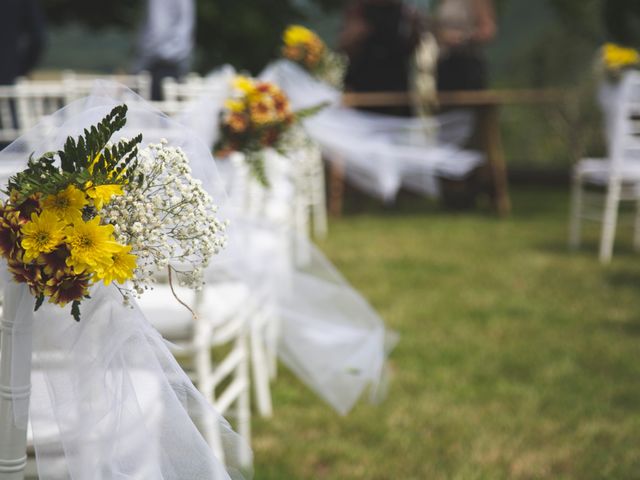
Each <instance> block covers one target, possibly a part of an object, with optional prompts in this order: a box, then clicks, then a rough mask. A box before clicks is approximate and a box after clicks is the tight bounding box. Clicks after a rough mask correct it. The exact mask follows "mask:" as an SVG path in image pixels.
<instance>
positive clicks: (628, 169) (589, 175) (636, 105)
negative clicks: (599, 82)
mask: <svg viewBox="0 0 640 480" xmlns="http://www.w3.org/2000/svg"><path fill="white" fill-rule="evenodd" d="M621 82H622V83H621V87H620V88H621V92H620V95H619V97H618V100H617V102H618V104H617V105H616V106H615V108H614V109H613V111H614V112H615V113H614V117H613V125H612V137H611V142H610V144H609V158H607V159H594V158H586V159H583V160H581V161H579V162H578V163H577V164H576V166H575V168H574V170H573V185H572V194H571V218H570V226H569V246H570V247H571V248H574V249H575V248H578V247H579V246H580V240H581V226H582V225H581V221H582V220H583V219H592V220H600V221H602V230H601V236H600V252H599V258H600V261H601V262H602V263H609V262H610V261H611V257H612V255H613V246H614V240H615V234H616V226H617V222H618V209H619V204H620V201H623V200H630V201H634V202H636V208H637V210H636V217H635V222H634V242H633V243H634V247H635V248H636V249H640V136H639V135H640V128H639V125H638V121H637V119H638V116H639V115H640V73H638V72H635V71H632V72H628V73H626V74H625V75H624V77H623V79H622V80H621ZM588 187H592V188H593V187H595V188H599V189H600V190H604V193H605V195H604V208H603V209H602V210H601V211H598V212H597V213H594V212H593V211H587V209H586V208H585V207H586V206H587V205H586V201H585V200H587V196H588V195H589V193H590V192H589V190H588Z"/></svg>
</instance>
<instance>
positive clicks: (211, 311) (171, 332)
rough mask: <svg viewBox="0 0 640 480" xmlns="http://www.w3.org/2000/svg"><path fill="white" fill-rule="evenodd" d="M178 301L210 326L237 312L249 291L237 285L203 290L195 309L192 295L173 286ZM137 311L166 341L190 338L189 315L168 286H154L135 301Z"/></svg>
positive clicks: (191, 321) (209, 286)
mask: <svg viewBox="0 0 640 480" xmlns="http://www.w3.org/2000/svg"><path fill="white" fill-rule="evenodd" d="M174 290H175V292H176V295H177V296H178V298H179V299H180V300H181V301H182V302H184V303H186V304H187V305H189V307H191V308H193V309H194V310H195V309H196V308H197V309H198V312H197V313H198V315H199V316H200V317H204V316H206V318H207V319H208V320H209V321H212V322H213V323H214V324H218V323H222V322H224V321H225V320H226V319H227V318H228V317H229V316H230V315H232V314H233V313H234V312H236V311H238V310H239V309H240V308H241V307H242V305H243V304H244V302H245V301H246V300H247V298H248V297H249V289H248V288H247V287H246V286H245V285H244V284H242V283H239V282H225V283H216V284H212V285H207V286H205V287H204V291H203V292H202V293H201V294H202V299H201V300H200V305H199V306H198V307H196V292H195V291H194V290H192V289H189V288H185V287H178V286H174ZM138 304H139V306H140V309H141V310H142V311H143V312H144V315H145V317H146V318H147V319H148V320H149V322H150V323H151V325H153V326H154V327H155V328H156V329H157V330H158V331H159V332H160V334H161V335H162V336H163V337H164V338H166V339H168V340H188V339H190V338H192V337H193V326H194V322H193V316H192V314H191V312H190V311H189V310H188V309H187V308H186V307H185V306H184V305H181V304H180V303H179V302H178V300H177V299H176V298H175V296H174V295H173V293H172V292H171V287H170V286H169V285H168V284H160V285H156V286H155V287H154V288H153V290H150V291H148V292H145V294H144V295H143V296H142V298H141V299H140V300H138Z"/></svg>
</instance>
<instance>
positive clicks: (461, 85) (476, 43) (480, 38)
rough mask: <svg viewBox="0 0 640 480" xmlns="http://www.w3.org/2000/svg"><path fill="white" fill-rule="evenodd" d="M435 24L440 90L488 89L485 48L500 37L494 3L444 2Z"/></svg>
mask: <svg viewBox="0 0 640 480" xmlns="http://www.w3.org/2000/svg"><path fill="white" fill-rule="evenodd" d="M433 23H434V30H435V34H436V38H437V40H438V45H439V47H440V58H439V61H438V90H440V91H451V90H481V89H484V88H486V87H487V84H488V76H487V65H486V59H485V56H484V52H483V47H484V46H485V45H486V44H487V43H489V42H490V41H491V40H493V39H494V38H495V36H496V33H497V27H496V18H495V9H494V5H493V0H440V1H439V2H438V3H437V5H436V8H435V15H434V18H433Z"/></svg>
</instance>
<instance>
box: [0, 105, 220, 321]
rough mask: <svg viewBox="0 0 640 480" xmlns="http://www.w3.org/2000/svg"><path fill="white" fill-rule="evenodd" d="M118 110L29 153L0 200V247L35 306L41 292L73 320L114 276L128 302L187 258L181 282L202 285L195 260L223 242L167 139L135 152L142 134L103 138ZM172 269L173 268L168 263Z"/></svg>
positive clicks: (116, 121) (207, 200) (120, 121)
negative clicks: (57, 145)
mask: <svg viewBox="0 0 640 480" xmlns="http://www.w3.org/2000/svg"><path fill="white" fill-rule="evenodd" d="M126 113H127V107H126V105H121V106H117V107H115V108H114V109H113V110H112V111H111V113H109V114H108V115H107V116H106V117H105V118H104V119H103V120H102V121H100V122H99V123H98V124H97V125H95V126H92V127H90V128H88V129H85V130H84V134H83V135H82V136H80V137H79V138H78V139H74V138H71V137H68V138H67V141H66V143H65V144H64V147H63V149H62V150H60V151H57V152H48V153H45V154H44V155H42V156H41V157H39V158H33V157H32V158H30V159H29V164H28V167H27V168H26V169H25V170H23V171H22V172H19V173H17V174H16V175H14V176H13V177H11V178H10V179H9V182H8V185H7V187H6V191H5V193H6V194H7V195H8V199H7V200H6V201H5V202H4V203H3V204H2V206H1V207H0V254H1V255H2V256H3V257H4V258H5V259H6V261H7V264H8V270H9V272H10V274H11V275H12V276H13V279H14V280H15V281H16V282H18V283H25V284H27V285H28V287H29V290H30V292H31V294H32V295H33V296H34V297H35V298H36V302H35V309H36V310H37V309H38V308H39V307H40V306H41V305H42V303H43V302H44V300H45V299H48V301H49V302H50V303H53V304H57V305H60V306H65V305H67V304H69V303H71V305H72V306H71V314H72V315H73V317H74V318H75V319H76V320H80V304H81V302H82V300H83V299H85V298H89V294H90V287H91V286H92V285H93V284H95V283H99V282H103V283H104V284H106V285H109V284H111V283H112V282H113V283H114V284H115V285H116V287H117V288H118V290H119V291H120V293H121V294H122V296H123V299H124V301H125V303H127V302H128V301H129V299H130V298H131V296H136V295H140V294H142V293H143V292H144V290H145V289H146V288H148V287H149V284H150V283H152V282H153V275H154V273H155V272H156V271H157V270H158V269H164V268H169V274H170V275H171V269H173V267H171V266H170V265H171V264H174V263H179V264H181V265H185V269H184V270H181V271H180V272H177V273H178V276H179V277H180V281H181V283H186V284H188V285H189V286H192V287H198V286H199V285H201V284H202V267H203V266H206V265H207V264H208V262H209V259H210V258H211V257H212V256H213V255H214V254H216V253H217V252H218V250H219V249H220V248H221V247H222V246H223V243H224V236H223V234H222V232H223V231H224V225H223V224H222V223H221V222H220V221H218V219H217V218H216V217H215V211H216V209H215V207H214V205H213V203H212V200H211V197H209V195H208V194H207V193H206V192H205V191H204V189H203V188H202V186H201V185H200V182H199V181H197V180H195V179H193V178H192V177H191V176H190V175H189V173H190V169H189V165H188V160H187V158H186V156H185V155H184V153H183V152H182V151H181V150H180V149H177V148H173V147H170V146H168V145H167V144H166V143H160V144H156V145H149V146H147V147H146V148H143V149H140V148H139V144H140V142H141V141H142V135H138V136H136V137H134V138H132V139H122V140H120V141H118V142H116V143H110V139H111V137H112V135H113V134H114V133H115V132H116V131H118V130H119V129H121V128H122V127H123V126H124V125H125V123H126ZM174 270H175V269H174Z"/></svg>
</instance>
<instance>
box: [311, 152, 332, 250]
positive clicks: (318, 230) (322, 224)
mask: <svg viewBox="0 0 640 480" xmlns="http://www.w3.org/2000/svg"><path fill="white" fill-rule="evenodd" d="M324 189H325V184H324V166H323V164H322V154H321V153H320V151H318V152H316V153H315V158H314V165H313V173H312V178H311V192H312V201H311V214H312V217H313V233H314V236H315V237H316V238H319V239H324V238H326V237H327V232H328V230H329V228H328V224H327V199H326V195H325V190H324Z"/></svg>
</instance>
